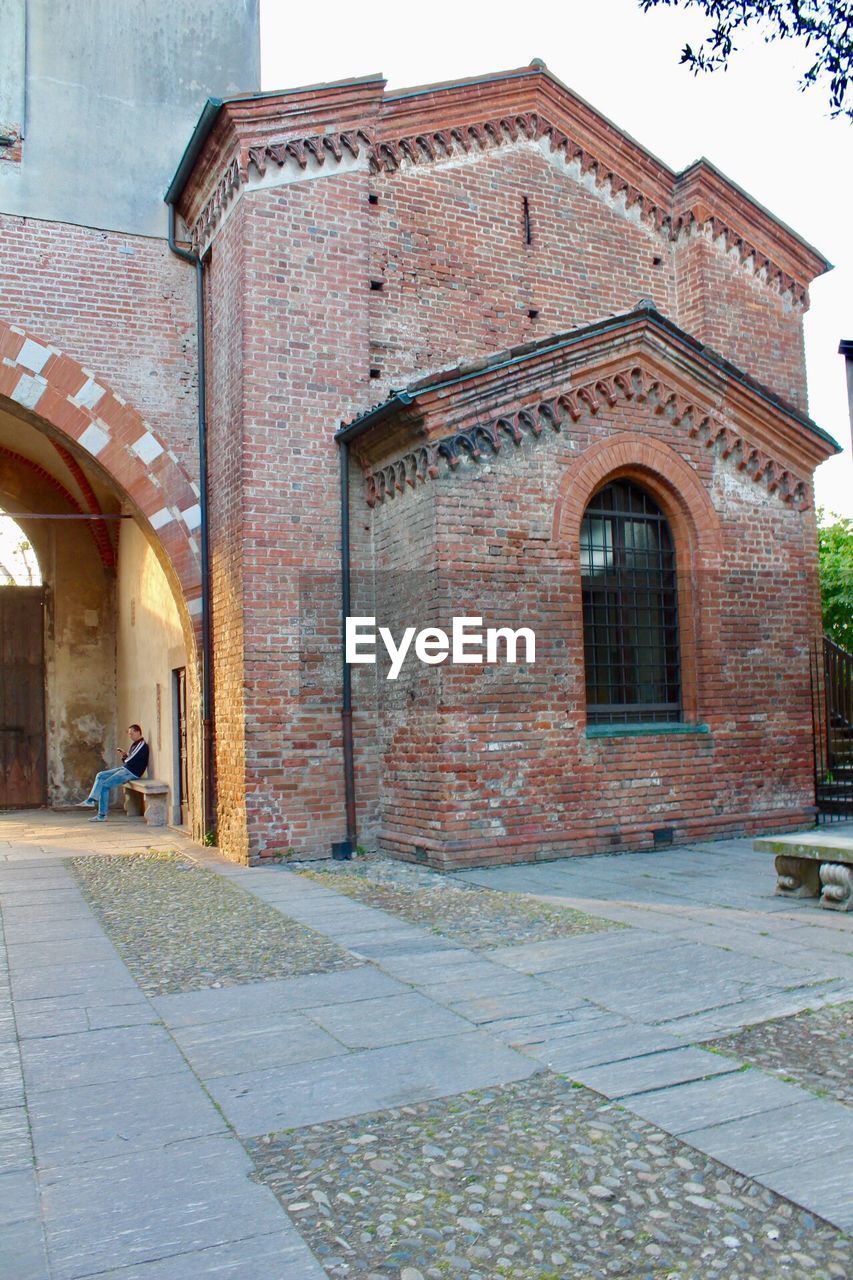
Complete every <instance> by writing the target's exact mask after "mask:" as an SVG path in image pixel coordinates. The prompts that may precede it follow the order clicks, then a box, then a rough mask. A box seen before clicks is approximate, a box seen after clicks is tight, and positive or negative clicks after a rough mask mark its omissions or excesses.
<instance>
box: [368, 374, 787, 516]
mask: <svg viewBox="0 0 853 1280" xmlns="http://www.w3.org/2000/svg"><path fill="white" fill-rule="evenodd" d="M620 399H622V400H631V401H634V402H635V403H637V404H645V403H648V404H650V405H651V406H652V407H653V409H654V412H655V413H656V414H659V415H661V416H663V417H665V418H666V419H667V420H668V421H669V422H671V423H672V425H673V426H680V427H683V429H684V430H685V431H686V432H687V434H688V435H689V436H690V437H691V438H692V439H696V440H699V441H701V443H702V444H704V445H705V447H706V448H707V449H713V450H715V451H716V452H717V453H718V454H719V456H720V457H721V458H724V459H731V462H732V464H733V465H734V466H735V467H736V468H737V470H738V471H741V472H744V473H745V474H746V475H747V476H749V477H750V479H752V480H754V481H755V482H756V483H763V484H764V485H766V487H767V489H768V490H769V491H770V492H771V493H776V494H778V496H779V497H780V498H781V499H782V501H783V502H789V503H793V505H794V506H796V507H797V508H798V509H800V510H805V509H806V508H807V507H808V506H809V505H810V496H809V485H808V481H806V480H804V479H802V478H801V477H800V476H798V475H795V474H794V473H793V472H792V471H791V470H790V469H789V468H787V467H786V466H784V464H783V463H782V462H780V461H779V460H778V459H777V458H774V457H772V456H770V455H769V454H768V453H766V452H765V451H764V450H762V449H761V448H760V447H759V446H758V445H756V444H754V443H753V442H752V441H750V440H749V439H747V437H746V436H745V435H744V434H743V433H742V432H740V431H738V430H737V428H736V427H735V426H734V424H733V423H732V422H731V421H730V420H729V419H727V418H725V417H722V416H721V415H720V414H719V413H717V412H716V411H714V410H706V409H704V408H703V407H702V406H701V405H698V404H696V403H693V402H691V401H688V400H685V399H684V397H683V396H682V395H681V394H680V393H679V392H678V391H677V390H675V389H674V388H673V387H671V386H669V385H667V383H666V382H664V381H663V380H661V379H660V378H659V377H657V376H656V374H654V373H653V372H651V371H649V370H647V369H644V368H643V366H642V365H633V366H626V367H625V368H624V369H621V370H619V372H617V373H614V374H611V375H610V376H608V377H606V378H601V377H596V378H593V379H591V380H590V381H589V382H585V383H582V384H581V385H580V386H577V387H574V388H573V389H572V390H570V391H565V392H562V393H561V394H560V395H558V396H554V397H552V398H549V399H546V400H540V401H538V402H537V403H535V404H533V405H527V406H525V407H524V408H522V409H519V410H517V411H516V412H514V413H509V414H506V413H504V414H500V415H498V416H496V417H494V418H492V419H491V420H490V421H488V422H485V423H477V424H476V425H474V426H473V427H469V428H467V429H466V430H464V431H456V432H452V433H450V434H449V435H446V436H444V437H442V438H440V439H436V440H432V441H430V442H429V443H427V444H422V445H418V446H417V447H416V448H415V449H412V450H409V451H408V452H407V453H404V454H403V455H402V456H401V457H398V458H395V459H394V460H393V461H392V462H387V463H384V464H382V465H380V466H374V467H368V469H367V470H366V472H365V486H366V500H367V504H368V506H370V507H373V506H375V505H376V504H377V503H378V502H383V501H384V500H385V499H386V498H393V497H395V496H396V495H397V494H400V493H405V492H406V491H407V489H414V488H415V487H416V486H417V485H419V484H424V483H426V482H427V481H428V480H436V479H438V478H439V476H440V475H441V472H442V470H443V469H446V470H448V471H455V470H456V469H457V468H458V467H459V466H460V465H461V464H462V463H464V462H469V463H477V462H479V461H480V460H481V459H482V458H483V457H484V455H485V456H490V457H495V456H497V455H498V454H500V452H501V449H502V448H503V446H504V444H513V445H515V446H516V447H518V446H520V445H523V444H524V443H525V442H527V441H530V440H537V439H538V438H539V437H540V436H541V435H543V433H544V434H548V432H559V431H561V430H562V429H563V427H564V426H565V425H566V424H569V425H570V424H573V423H576V422H578V421H580V419H581V418H583V417H585V416H586V415H587V414H591V415H592V416H595V415H596V414H597V413H598V412H599V409H600V408H601V406H602V404H606V405H609V406H611V407H612V406H613V405H615V404H616V403H617V402H618V401H619V400H620Z"/></svg>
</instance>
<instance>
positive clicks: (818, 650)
mask: <svg viewBox="0 0 853 1280" xmlns="http://www.w3.org/2000/svg"><path fill="white" fill-rule="evenodd" d="M811 688H812V723H813V726H814V765H815V803H816V805H817V810H818V821H819V822H845V821H847V822H849V821H850V820H851V819H853V654H851V653H848V652H847V650H846V649H842V648H841V646H840V645H837V644H835V643H834V641H832V640H829V639H828V638H827V637H825V636H824V637H823V639H822V640H818V641H816V642H815V644H814V647H813V649H812V654H811Z"/></svg>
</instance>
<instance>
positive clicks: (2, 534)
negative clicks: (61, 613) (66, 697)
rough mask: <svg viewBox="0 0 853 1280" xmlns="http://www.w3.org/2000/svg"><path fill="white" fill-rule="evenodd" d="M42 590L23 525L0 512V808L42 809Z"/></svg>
mask: <svg viewBox="0 0 853 1280" xmlns="http://www.w3.org/2000/svg"><path fill="white" fill-rule="evenodd" d="M46 796H47V773H46V751H45V718H44V591H43V586H42V576H41V568H40V566H39V562H38V558H37V556H36V553H35V550H34V548H33V545H32V543H31V542H30V540H29V538H28V537H27V535H26V533H25V531H24V529H23V528H22V527H21V525H20V524H19V523H18V522H17V521H16V520H14V519H13V517H12V516H11V515H10V514H9V513H8V512H5V511H3V510H2V508H0V809H11V808H14V809H25V808H32V807H35V806H39V805H43V804H44V803H45V799H46Z"/></svg>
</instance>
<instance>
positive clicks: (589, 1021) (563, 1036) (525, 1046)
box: [483, 1002, 625, 1060]
mask: <svg viewBox="0 0 853 1280" xmlns="http://www.w3.org/2000/svg"><path fill="white" fill-rule="evenodd" d="M624 1025H625V1020H624V1018H621V1017H620V1016H619V1014H617V1013H607V1012H606V1010H604V1011H603V1010H601V1009H598V1008H596V1006H595V1005H593V1004H589V1003H588V1002H587V1003H585V1004H584V1005H582V1006H581V1007H579V1008H575V1009H569V1010H567V1011H566V1012H565V1013H562V1014H556V1015H554V1016H552V1017H550V1018H547V1019H544V1018H543V1017H542V1016H541V1015H539V1016H536V1015H534V1016H532V1017H530V1018H510V1019H505V1020H499V1021H497V1022H489V1023H487V1024H486V1025H485V1026H484V1027H483V1030H484V1031H488V1033H489V1035H492V1036H495V1037H496V1038H497V1039H499V1040H503V1041H504V1043H505V1044H508V1045H510V1046H511V1047H512V1048H513V1049H522V1050H523V1051H524V1052H525V1053H530V1054H533V1055H534V1056H536V1057H538V1058H540V1060H542V1058H541V1054H542V1052H544V1051H545V1050H546V1049H553V1050H554V1051H555V1052H557V1051H559V1049H560V1048H561V1046H562V1045H563V1044H564V1043H565V1042H566V1041H568V1040H571V1039H573V1038H574V1037H575V1036H585V1035H588V1034H589V1033H590V1032H591V1031H595V1032H596V1033H597V1034H600V1033H602V1032H606V1031H610V1030H612V1029H613V1028H616V1027H623V1026H624Z"/></svg>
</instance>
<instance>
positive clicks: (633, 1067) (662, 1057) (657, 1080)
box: [571, 1048, 740, 1154]
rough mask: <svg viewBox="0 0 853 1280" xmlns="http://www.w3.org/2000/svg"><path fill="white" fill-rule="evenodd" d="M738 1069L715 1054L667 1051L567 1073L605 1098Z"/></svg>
mask: <svg viewBox="0 0 853 1280" xmlns="http://www.w3.org/2000/svg"><path fill="white" fill-rule="evenodd" d="M738 1070H740V1063H739V1062H738V1061H737V1060H736V1059H734V1058H723V1057H722V1056H721V1055H720V1054H717V1053H705V1051H704V1050H702V1049H689V1048H687V1049H668V1050H665V1051H664V1052H662V1053H650V1054H647V1055H646V1056H645V1057H642V1058H628V1059H626V1060H624V1061H620V1062H611V1063H607V1064H606V1065H604V1066H598V1067H583V1068H580V1069H579V1070H575V1071H572V1073H571V1074H572V1078H573V1079H575V1080H578V1081H580V1083H581V1084H585V1085H586V1086H587V1087H588V1088H590V1089H594V1090H595V1091H596V1093H603V1094H604V1096H605V1097H606V1098H626V1097H629V1096H630V1095H631V1094H632V1093H647V1092H648V1091H649V1090H650V1089H666V1088H668V1087H669V1086H670V1085H673V1084H683V1083H685V1082H686V1081H687V1080H702V1079H704V1078H705V1077H706V1076H715V1075H722V1074H723V1073H724V1072H727V1071H738ZM712 1154H713V1153H712Z"/></svg>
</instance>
